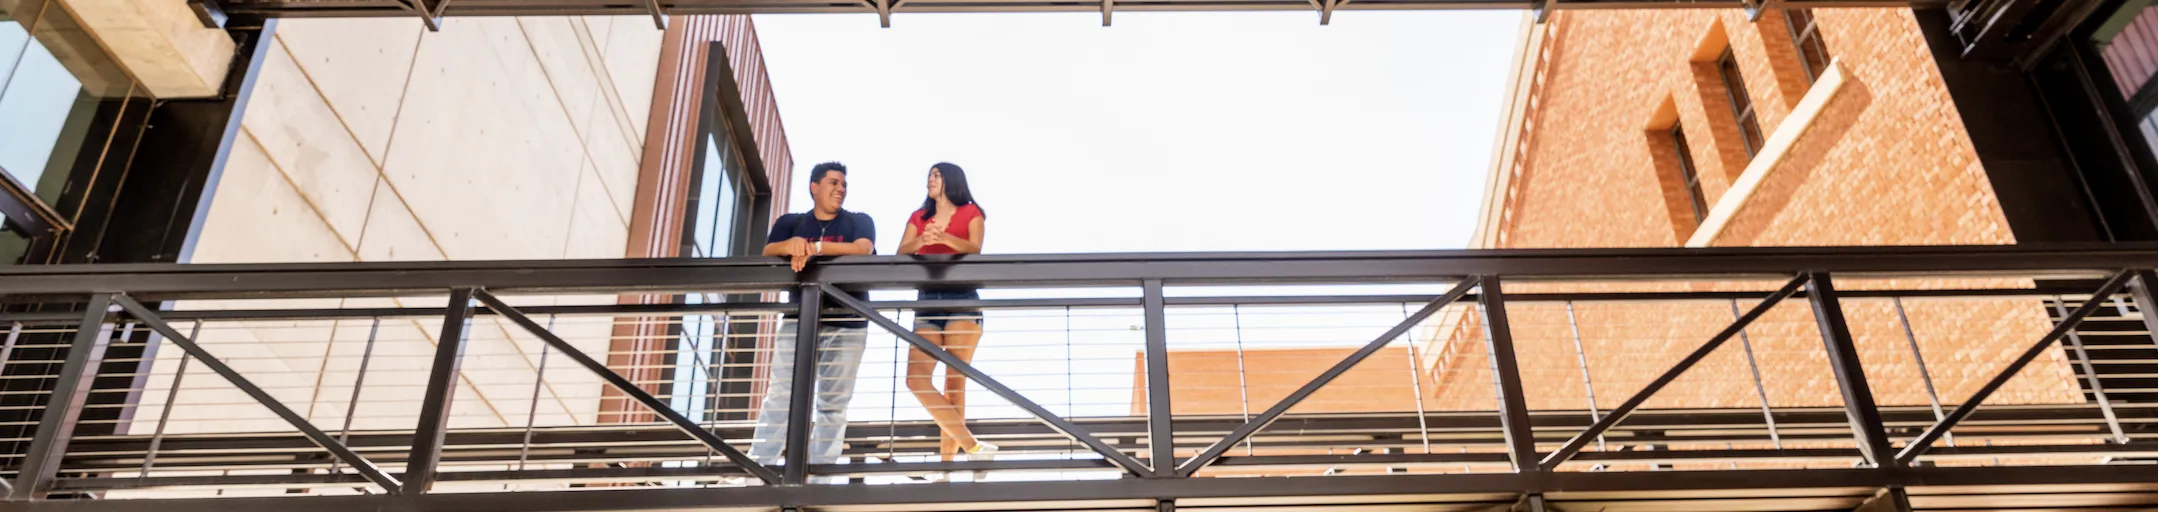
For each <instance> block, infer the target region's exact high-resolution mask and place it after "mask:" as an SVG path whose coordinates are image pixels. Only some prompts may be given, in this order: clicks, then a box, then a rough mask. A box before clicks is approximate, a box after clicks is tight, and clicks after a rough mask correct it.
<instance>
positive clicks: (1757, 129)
mask: <svg viewBox="0 0 2158 512" xmlns="http://www.w3.org/2000/svg"><path fill="white" fill-rule="evenodd" d="M1716 74H1717V75H1719V76H1721V77H1722V78H1723V91H1724V93H1725V96H1726V97H1728V98H1730V100H1731V113H1732V114H1733V115H1735V116H1737V118H1738V133H1739V135H1740V136H1742V137H1743V138H1744V139H1745V140H1746V156H1749V157H1750V156H1753V155H1754V153H1759V152H1760V151H1761V139H1762V135H1761V120H1760V119H1758V118H1756V117H1755V116H1754V112H1753V96H1752V95H1750V94H1749V93H1747V92H1746V77H1745V76H1743V75H1741V74H1740V73H1739V71H1738V59H1736V58H1733V57H1732V56H1731V50H1730V49H1728V48H1726V49H1724V50H1723V56H1722V57H1717V58H1716Z"/></svg>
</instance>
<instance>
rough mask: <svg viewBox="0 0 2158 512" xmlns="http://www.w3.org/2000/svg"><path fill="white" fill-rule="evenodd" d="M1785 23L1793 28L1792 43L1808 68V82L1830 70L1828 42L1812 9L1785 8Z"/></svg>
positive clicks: (1799, 58)
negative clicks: (1825, 40)
mask: <svg viewBox="0 0 2158 512" xmlns="http://www.w3.org/2000/svg"><path fill="white" fill-rule="evenodd" d="M1783 24H1784V26H1786V27H1789V28H1790V29H1791V45H1792V46H1796V47H1798V60H1799V61H1800V63H1801V64H1804V65H1805V68H1806V83H1813V82H1816V81H1819V80H1820V79H1821V73H1826V72H1828V57H1829V56H1828V43H1827V42H1823V41H1822V40H1821V24H1820V22H1819V21H1818V20H1815V19H1814V17H1813V10H1812V9H1784V10H1783Z"/></svg>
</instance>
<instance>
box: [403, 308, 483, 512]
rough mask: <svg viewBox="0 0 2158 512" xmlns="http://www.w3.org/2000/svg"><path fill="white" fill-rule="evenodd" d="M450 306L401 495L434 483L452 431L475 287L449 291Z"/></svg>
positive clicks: (444, 319)
mask: <svg viewBox="0 0 2158 512" xmlns="http://www.w3.org/2000/svg"><path fill="white" fill-rule="evenodd" d="M448 307H449V309H448V311H447V312H446V313H444V314H443V315H442V336H441V338H440V339H439V341H437V342H436V344H435V358H434V366H432V367H431V368H433V370H432V371H431V372H429V373H428V374H427V394H426V395H423V396H422V397H421V400H423V402H421V405H420V422H419V426H418V427H417V428H416V429H414V430H413V433H412V452H411V455H408V456H406V458H405V461H406V462H405V485H404V488H403V490H402V491H401V492H400V493H401V494H426V493H427V489H428V488H429V487H433V486H434V484H435V473H436V467H435V466H436V464H438V463H440V462H441V461H442V437H443V435H445V434H448V433H449V422H450V406H451V402H452V401H453V400H454V399H455V398H456V397H457V369H458V364H459V362H460V361H461V360H462V359H463V358H464V354H465V329H466V327H467V326H469V325H471V318H472V289H471V288H458V289H455V290H450V302H449V306H448Z"/></svg>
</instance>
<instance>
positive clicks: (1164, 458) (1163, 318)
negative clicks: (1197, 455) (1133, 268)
mask: <svg viewBox="0 0 2158 512" xmlns="http://www.w3.org/2000/svg"><path fill="white" fill-rule="evenodd" d="M1145 288H1146V291H1145V298H1144V299H1143V307H1144V308H1145V310H1146V434H1147V436H1146V443H1147V448H1148V451H1149V455H1148V458H1147V464H1150V465H1152V466H1153V467H1152V470H1153V477H1154V478H1167V477H1172V476H1176V443H1175V442H1174V441H1172V439H1173V437H1172V435H1173V431H1172V430H1171V427H1170V423H1169V420H1170V419H1171V414H1174V413H1173V412H1172V409H1170V408H1169V332H1168V325H1169V321H1168V314H1169V313H1168V311H1167V307H1166V306H1164V305H1163V299H1162V290H1161V280H1160V279H1148V280H1146V286H1145Z"/></svg>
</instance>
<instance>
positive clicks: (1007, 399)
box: [0, 245, 2158, 512]
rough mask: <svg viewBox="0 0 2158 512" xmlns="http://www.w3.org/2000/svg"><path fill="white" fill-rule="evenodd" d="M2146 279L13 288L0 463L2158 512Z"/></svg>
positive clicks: (342, 269) (1101, 278) (1070, 272)
mask: <svg viewBox="0 0 2158 512" xmlns="http://www.w3.org/2000/svg"><path fill="white" fill-rule="evenodd" d="M2153 269H2158V247H2144V246H2136V245H2105V246H2090V247H2055V248H2042V247H2041V248H2033V247H1883V248H1747V249H1629V250H1504V251H1422V252H1339V253H1186V254H1113V255H1109V254H1101V255H1094V254H1074V255H1039V256H1003V255H998V256H969V257H965V258H963V259H948V258H946V259H939V258H916V257H845V258H839V259H834V260H829V261H822V262H819V263H817V264H815V265H813V266H812V267H811V268H810V269H809V270H808V271H806V272H803V273H801V274H796V273H794V272H791V271H790V270H789V269H788V268H787V267H786V265H785V264H784V263H782V262H778V261H775V260H773V259H766V258H738V259H696V260H692V259H657V260H589V261H499V262H425V263H338V264H260V265H253V264H242V265H98V266H52V267H16V268H7V269H0V290H6V298H7V302H6V304H7V305H8V308H7V309H6V311H7V312H6V313H4V314H0V327H5V328H7V329H9V333H8V335H7V337H6V344H5V346H4V348H0V370H4V376H5V377H6V379H5V382H6V386H7V387H6V388H5V394H4V395H0V401H4V403H0V406H4V407H0V412H5V413H6V414H7V416H5V419H7V420H8V421H7V422H5V423H0V438H4V439H0V442H4V443H8V444H10V445H11V446H13V450H12V452H13V453H25V454H26V455H21V456H15V457H11V458H8V459H5V460H4V461H0V467H4V468H5V469H4V471H0V476H5V477H6V478H7V482H8V483H9V486H8V489H7V491H8V497H9V499H10V500H11V501H9V502H7V506H8V507H7V508H8V509H10V510H26V511H46V510H51V511H59V510H84V511H89V510H158V511H190V510H205V511H207V510H219V511H228V510H293V509H307V510H317V511H324V512H329V511H343V510H355V511H357V510H459V511H467V510H481V511H484V510H501V511H528V510H564V511H567V510H654V509H672V510H690V509H694V510H790V509H791V510H861V511H874V510H894V511H899V510H1173V509H1193V510H1265V511H1276V510H1283V511H1286V510H1371V511H1393V510H1434V511H1436V510H1507V509H1518V510H1588V511H1596V510H1609V511H1620V510H1793V511H1796V510H1849V509H1857V508H1860V507H1869V508H1867V509H1868V510H2061V509H2077V510H2084V509H2089V510H2116V509H2119V510H2126V509H2134V508H2139V507H2149V506H2158V487H2154V485H2153V484H2152V483H2151V482H2158V465H2154V464H2153V462H2154V461H2158V439H2154V437H2158V428H2154V424H2158V401H2154V400H2153V399H2152V397H2153V396H2154V394H2158V385H2153V384H2152V382H2153V381H2154V380H2158V343H2154V341H2153V339H2152V337H2151V335H2150V332H2151V329H2150V328H2149V327H2148V324H2147V323H2146V322H2149V321H2151V319H2150V318H2149V317H2146V316H2145V315H2144V314H2143V311H2145V308H2146V306H2147V305H2148V304H2150V303H2151V301H2152V300H2153V298H2152V296H2151V294H2150V291H2149V285H2150V283H2152V280H2154V279H2158V275H2154V272H2153ZM924 284H944V285H952V284H962V285H973V286H979V287H981V288H983V297H984V298H983V299H981V300H973V301H917V300H913V299H912V293H911V292H910V291H909V290H911V289H913V288H914V287H917V286H920V285H924ZM864 290H867V293H863V291H864ZM924 308H928V309H938V308H943V309H949V308H981V309H983V310H985V311H986V312H987V321H986V333H985V336H984V337H983V339H982V342H981V345H980V348H979V349H978V352H977V354H976V355H975V356H974V358H973V359H972V360H971V361H968V360H961V359H959V358H958V357H956V356H954V355H953V354H951V353H949V352H946V351H944V350H942V349H939V348H936V347H935V346H934V345H931V344H929V343H928V342H927V341H926V340H924V339H923V338H922V337H921V336H920V335H917V334H914V333H913V332H911V330H910V329H911V327H910V326H912V325H913V322H912V317H913V315H914V313H913V312H914V311H915V310H917V309H924ZM865 312H867V313H873V316H870V318H871V319H872V322H871V323H870V325H869V327H868V331H869V332H870V334H871V335H870V338H869V340H870V341H869V343H868V347H867V348H866V349H865V354H864V357H863V363H862V364H861V366H860V368H859V370H858V374H857V375H856V381H855V382H856V386H855V392H854V397H853V400H852V404H851V407H850V409H849V411H848V413H847V417H848V420H849V423H848V425H847V428H846V430H845V432H846V434H845V442H844V450H843V451H844V456H843V457H842V459H841V460H840V461H838V462H836V463H815V464H812V463H810V462H809V460H808V458H807V456H806V450H805V449H804V447H805V446H806V445H807V444H808V442H809V439H808V431H807V429H805V428H799V427H801V426H803V425H804V424H806V423H809V421H806V418H807V413H806V411H807V407H801V406H800V405H802V404H806V403H807V400H808V399H809V397H810V395H811V394H812V393H809V392H807V391H808V388H806V387H797V388H795V389H796V390H798V391H800V392H795V393H793V397H794V398H795V404H796V405H797V407H795V408H794V410H796V411H804V412H803V414H802V415H800V416H796V418H797V419H802V420H805V421H794V422H792V424H793V425H795V426H796V427H798V428H796V429H793V430H790V432H789V435H787V436H786V437H785V438H784V439H773V440H764V441H763V442H769V443H777V444H780V445H783V446H784V447H786V448H788V449H787V450H785V451H786V453H787V455H786V457H785V458H784V460H780V461H777V462H776V463H769V464H767V463H759V462H757V461H754V460H751V459H750V458H748V457H747V456H745V455H744V452H746V451H747V449H748V447H749V446H750V445H751V444H752V443H755V442H758V441H759V440H755V439H751V438H752V437H753V434H752V428H751V427H753V426H754V424H755V421H756V419H757V418H755V409H756V408H755V406H754V404H755V403H756V402H757V400H758V398H759V397H761V396H763V394H764V393H765V392H766V388H767V387H768V386H772V385H789V386H793V385H797V384H800V385H803V386H807V385H808V384H807V382H800V383H796V382H784V383H770V382H767V379H765V378H764V375H763V372H764V370H765V369H766V368H768V367H769V366H770V365H771V364H772V361H771V359H772V347H773V346H774V344H776V343H783V342H784V340H779V339H777V338H776V334H777V332H778V331H779V327H780V326H781V324H782V323H784V322H798V321H808V322H820V323H821V322H828V321H830V320H829V318H831V317H833V316H837V315H843V314H862V313H865ZM781 313H791V314H793V316H798V317H800V318H803V319H806V320H796V319H793V318H784V317H782V316H781ZM916 349H920V350H924V351H925V352H926V353H928V354H929V355H931V356H932V357H935V358H936V359H938V360H939V361H941V362H943V363H945V364H946V365H947V366H949V367H951V368H953V369H954V375H955V376H956V378H961V379H964V380H965V381H967V382H968V384H967V388H968V389H969V391H970V393H969V394H968V400H966V402H967V406H966V407H967V408H966V413H967V417H968V421H969V425H970V426H971V428H972V430H973V431H974V433H975V434H976V435H978V436H980V437H981V438H983V439H986V440H989V441H991V442H994V443H996V444H998V445H1001V446H1002V447H1003V451H1002V453H1001V454H999V456H998V457H997V458H996V459H995V460H966V457H964V456H957V457H954V456H951V455H948V454H949V452H950V450H949V446H946V445H947V444H948V443H943V442H940V437H941V436H940V433H939V430H938V429H937V427H936V426H935V425H933V424H932V423H930V422H928V421H926V419H927V415H926V414H925V413H924V412H923V411H922V410H921V406H920V405H918V404H917V403H915V401H914V398H913V396H912V395H911V394H909V393H908V392H907V388H906V386H905V385H904V384H903V383H902V382H901V381H902V380H903V378H904V377H903V376H904V374H905V369H904V364H903V363H902V362H903V361H904V360H905V359H906V357H907V352H908V351H909V350H916ZM796 356H797V357H798V359H797V361H809V362H813V361H814V359H812V358H814V357H815V356H816V354H815V353H813V352H811V351H800V352H798V353H797V354H796ZM797 364H800V363H797ZM937 380H939V381H940V382H941V381H942V379H937ZM940 385H944V386H949V384H940ZM947 389H949V388H947Z"/></svg>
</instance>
